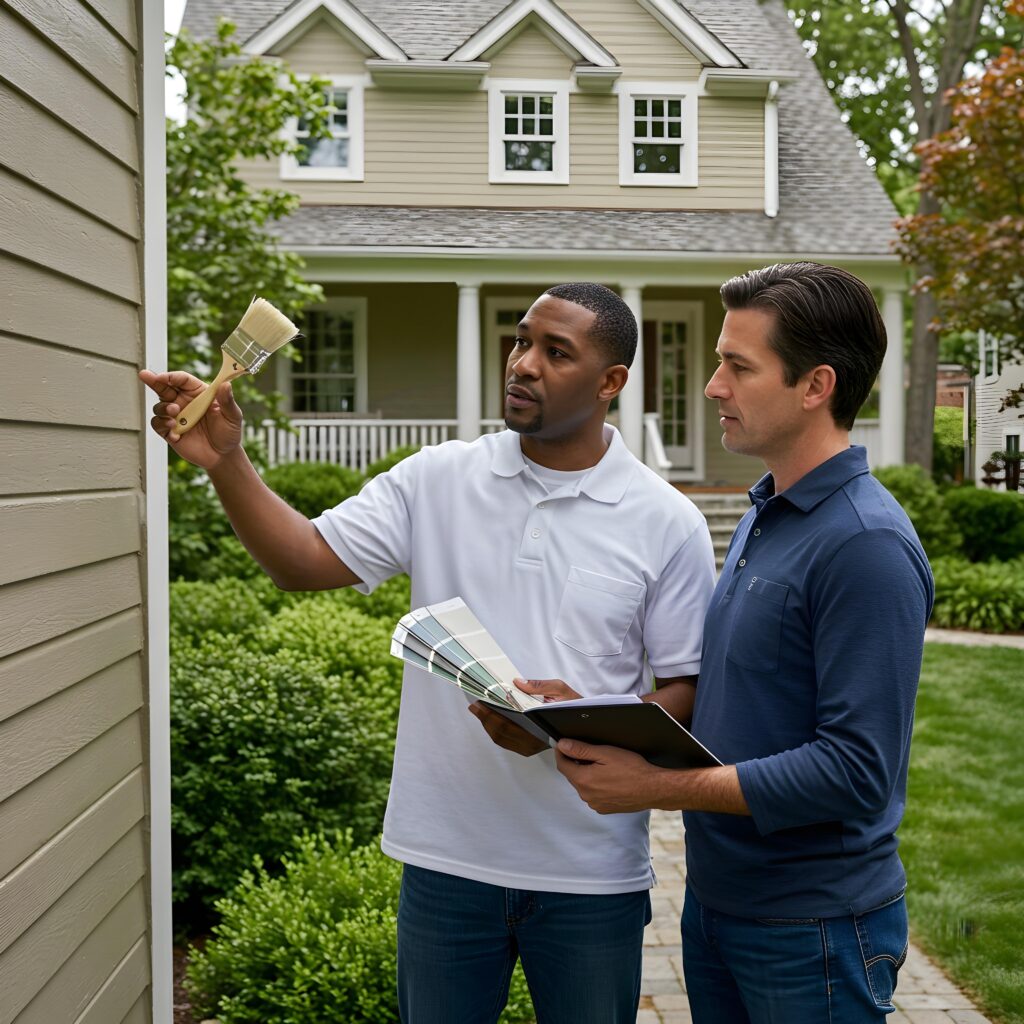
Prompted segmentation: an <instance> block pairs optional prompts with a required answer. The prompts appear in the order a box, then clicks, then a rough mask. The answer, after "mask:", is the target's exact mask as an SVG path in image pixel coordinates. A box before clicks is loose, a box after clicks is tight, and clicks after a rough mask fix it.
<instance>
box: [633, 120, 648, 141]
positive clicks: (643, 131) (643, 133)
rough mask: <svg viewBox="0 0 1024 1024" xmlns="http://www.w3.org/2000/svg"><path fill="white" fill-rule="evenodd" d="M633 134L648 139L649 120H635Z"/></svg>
mask: <svg viewBox="0 0 1024 1024" xmlns="http://www.w3.org/2000/svg"><path fill="white" fill-rule="evenodd" d="M633 134H634V135H635V136H637V138H640V139H646V138H647V136H648V131H647V122H646V121H634V122H633Z"/></svg>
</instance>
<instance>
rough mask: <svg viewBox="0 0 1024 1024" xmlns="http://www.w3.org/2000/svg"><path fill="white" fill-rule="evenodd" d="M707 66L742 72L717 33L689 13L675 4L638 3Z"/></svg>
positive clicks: (657, 0)
mask: <svg viewBox="0 0 1024 1024" xmlns="http://www.w3.org/2000/svg"><path fill="white" fill-rule="evenodd" d="M637 2H638V3H639V4H640V6H641V7H643V8H644V10H646V11H647V13H648V14H650V15H652V16H653V17H654V18H655V19H657V20H658V21H659V22H661V24H662V25H664V26H665V28H667V29H668V30H669V32H671V33H672V35H674V36H675V37H676V39H678V40H679V41H680V42H681V43H682V44H683V45H684V46H685V47H686V48H687V49H688V50H690V51H692V52H693V54H694V56H696V57H698V58H699V59H700V60H701V62H702V63H704V64H714V65H716V66H717V67H720V68H741V67H743V61H741V60H740V59H739V57H737V56H736V54H735V53H733V52H732V50H730V49H729V47H728V46H726V45H725V43H723V42H722V41H721V39H719V38H718V36H716V35H715V34H714V33H712V32H709V31H708V30H707V29H706V28H705V27H704V26H703V25H702V24H701V23H700V22H699V21H698V20H697V19H696V18H695V17H694V16H693V15H692V14H690V12H689V11H686V10H684V9H683V8H682V7H680V6H679V5H678V4H677V3H675V2H674V0H637Z"/></svg>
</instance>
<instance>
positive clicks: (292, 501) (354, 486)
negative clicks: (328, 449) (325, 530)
mask: <svg viewBox="0 0 1024 1024" xmlns="http://www.w3.org/2000/svg"><path fill="white" fill-rule="evenodd" d="M263 479H264V480H265V481H266V484H267V486H268V487H269V488H270V489H271V490H272V491H274V492H275V493H276V494H278V495H280V496H281V497H282V498H284V500H285V501H287V502H288V504H289V505H291V507H292V508H294V509H297V510H298V511H299V512H301V513H302V514H303V515H304V516H306V517H307V518H308V519H313V518H314V517H315V516H318V515H320V513H321V512H323V511H324V510H325V509H329V508H334V506H335V505H337V504H339V502H342V501H344V500H345V499H346V498H350V497H351V496H352V495H353V494H356V493H357V492H358V491H359V488H360V487H361V486H362V485H363V475H362V474H361V473H358V472H356V470H354V469H347V468H346V467H345V466H336V465H334V463H332V462H287V463H284V464H282V465H280V466H274V468H273V469H268V470H267V471H266V472H265V473H264V474H263Z"/></svg>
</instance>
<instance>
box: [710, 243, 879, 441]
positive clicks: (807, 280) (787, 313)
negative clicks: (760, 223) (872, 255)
mask: <svg viewBox="0 0 1024 1024" xmlns="http://www.w3.org/2000/svg"><path fill="white" fill-rule="evenodd" d="M721 295H722V302H723V304H724V305H725V308H726V309H730V310H735V309H757V310H761V311H762V312H764V313H770V314H771V315H772V319H773V320H774V327H773V328H772V332H771V335H770V336H769V338H768V343H769V345H771V347H772V350H773V351H774V352H775V353H776V355H778V357H779V358H780V359H781V360H782V365H783V367H784V380H785V382H786V386H787V387H793V386H794V385H795V384H796V382H797V381H798V380H799V379H800V378H801V377H802V376H803V375H804V374H805V373H807V372H808V371H809V370H811V369H813V368H814V367H815V366H821V365H822V364H827V365H828V366H831V367H832V369H833V370H835V374H836V387H835V391H834V393H833V395H832V401H831V404H830V411H831V413H832V418H833V419H834V420H835V422H836V424H837V425H838V426H840V427H844V428H845V429H847V430H849V429H850V428H851V427H852V426H853V421H854V418H855V417H856V415H857V410H858V409H860V407H861V406H862V405H863V404H864V401H865V399H866V398H867V397H868V395H869V394H870V392H871V387H872V385H873V384H874V382H875V378H876V377H877V376H878V371H879V370H880V369H881V368H882V359H883V358H884V357H885V345H886V339H885V324H884V322H883V321H882V317H881V314H880V313H879V312H878V304H877V303H876V302H875V297H874V295H872V294H871V289H870V288H868V286H867V285H866V284H865V283H864V282H863V281H861V280H860V279H859V278H857V277H854V276H853V274H849V273H847V272H846V271H845V270H840V269H839V267H830V266H826V265H824V264H821V263H810V262H800V263H776V264H775V265H774V266H772V267H764V268H763V269H761V270H750V271H748V272H747V273H746V274H740V275H739V276H738V277H733V278H731V279H730V280H728V281H726V282H725V284H723V285H722V288H721Z"/></svg>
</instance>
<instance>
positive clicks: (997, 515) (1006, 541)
mask: <svg viewBox="0 0 1024 1024" xmlns="http://www.w3.org/2000/svg"><path fill="white" fill-rule="evenodd" d="M944 500H945V505H946V508H947V510H948V511H949V514H950V516H951V517H952V519H953V522H954V524H955V525H956V528H957V529H958V531H959V532H960V534H961V535H962V537H963V541H962V549H963V553H964V555H965V556H966V557H967V558H969V559H970V560H971V561H972V562H984V561H988V560H997V561H1008V560H1009V559H1012V558H1018V557H1020V556H1021V555H1024V496H1022V495H1020V494H1015V493H1012V492H1011V493H1007V492H1006V491H989V490H986V489H984V488H978V487H972V486H970V485H967V486H964V487H951V488H950V489H949V490H948V491H946V494H945V499H944Z"/></svg>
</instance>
